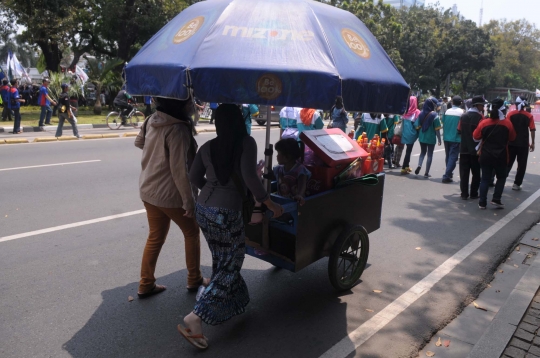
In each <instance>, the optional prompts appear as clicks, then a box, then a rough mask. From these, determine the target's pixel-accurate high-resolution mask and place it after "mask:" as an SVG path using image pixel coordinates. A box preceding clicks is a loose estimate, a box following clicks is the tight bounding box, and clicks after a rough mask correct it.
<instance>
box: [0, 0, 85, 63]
mask: <svg viewBox="0 0 540 358" xmlns="http://www.w3.org/2000/svg"><path fill="white" fill-rule="evenodd" d="M84 3H86V2H85V1H84V0H47V1H42V0H26V1H19V0H3V1H2V2H1V3H0V12H2V13H4V14H7V15H8V17H9V18H11V19H14V20H16V23H17V24H18V25H22V26H24V27H25V28H26V30H25V31H23V33H22V35H21V39H22V40H24V41H25V42H28V43H29V44H36V45H37V46H39V48H40V49H41V52H42V54H43V57H44V59H45V63H46V68H47V69H48V70H50V71H52V72H57V71H58V66H59V64H60V60H61V59H62V49H63V48H64V47H66V46H68V44H69V42H68V39H67V37H66V29H69V28H72V27H74V26H75V25H74V20H75V14H77V12H78V11H80V10H81V9H83V8H84V6H83V5H84Z"/></svg>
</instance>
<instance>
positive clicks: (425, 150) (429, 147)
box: [418, 142, 435, 174]
mask: <svg viewBox="0 0 540 358" xmlns="http://www.w3.org/2000/svg"><path fill="white" fill-rule="evenodd" d="M434 149H435V144H426V143H422V142H420V158H419V159H418V166H419V167H421V166H422V164H424V158H425V157H426V154H427V163H426V174H429V169H431V162H432V161H433V150H434Z"/></svg>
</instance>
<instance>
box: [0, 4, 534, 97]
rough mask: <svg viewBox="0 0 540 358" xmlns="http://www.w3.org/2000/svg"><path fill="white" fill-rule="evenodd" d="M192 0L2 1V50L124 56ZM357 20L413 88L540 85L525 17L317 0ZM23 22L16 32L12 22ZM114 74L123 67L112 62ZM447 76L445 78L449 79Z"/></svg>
mask: <svg viewBox="0 0 540 358" xmlns="http://www.w3.org/2000/svg"><path fill="white" fill-rule="evenodd" d="M197 1H198V0H46V1H43V0H25V1H20V0H2V1H1V2H0V56H4V55H5V53H6V52H7V50H9V49H10V50H12V51H14V52H16V53H17V54H18V57H19V58H20V59H21V61H22V62H23V63H24V64H25V65H35V63H36V59H37V58H38V57H39V58H40V61H39V66H38V67H40V68H41V67H43V68H46V69H48V70H49V71H51V72H56V71H58V70H59V66H60V64H61V63H62V66H66V62H67V63H68V64H67V66H68V67H73V66H74V65H75V64H76V63H77V62H78V61H79V59H80V58H81V56H83V54H85V53H86V54H90V55H93V56H96V57H97V58H101V59H103V60H104V61H105V62H107V61H108V60H112V59H114V62H115V63H116V62H118V61H122V62H124V63H125V62H127V61H129V60H130V59H131V58H132V57H133V56H134V55H135V54H136V53H137V51H138V50H139V49H140V48H141V47H142V46H143V45H144V44H145V43H146V42H147V41H148V40H149V39H150V38H151V37H152V36H153V35H154V34H155V33H156V32H157V31H159V29H160V28H162V27H163V26H164V25H165V24H166V23H167V22H168V21H169V20H171V19H172V18H173V17H174V16H176V15H177V14H178V13H179V12H181V11H182V10H183V9H185V8H186V7H187V6H189V5H191V4H193V3H195V2H197ZM320 1H321V2H325V3H327V4H329V5H332V6H337V7H339V8H341V9H343V10H346V11H349V12H351V13H352V14H354V15H355V16H357V17H358V18H359V19H360V20H362V21H363V22H364V23H365V24H366V26H367V27H368V28H369V30H370V31H371V32H372V33H373V34H374V36H375V37H376V38H377V39H378V41H379V42H380V43H381V45H382V47H383V48H384V49H385V50H386V52H387V53H388V55H389V57H390V58H391V59H392V61H393V62H394V63H395V65H396V67H397V68H398V69H399V70H400V71H401V73H402V75H403V77H404V78H405V79H406V80H407V82H408V83H409V84H410V85H411V87H412V88H413V89H414V90H421V91H423V92H426V91H430V92H431V93H432V94H435V95H437V96H438V95H442V94H443V93H444V92H445V90H446V86H447V84H449V89H450V90H451V92H452V93H454V94H463V95H466V94H472V93H480V94H481V93H484V92H485V91H487V89H489V88H493V87H518V88H527V89H531V90H534V89H535V88H537V87H538V88H540V61H538V58H540V56H539V55H540V31H539V30H538V29H536V27H535V26H534V25H533V24H531V23H529V22H527V21H526V20H519V21H506V20H500V21H491V22H489V23H487V24H486V25H484V26H483V27H478V26H477V25H476V23H475V22H473V21H470V20H467V19H465V18H463V17H462V16H460V14H454V13H453V12H452V11H451V10H450V9H444V8H441V7H439V6H438V5H435V6H412V7H402V8H400V9H397V8H394V7H392V6H390V5H385V4H383V2H382V1H381V0H378V1H376V0H348V1H341V0H320ZM18 25H21V26H23V28H24V31H22V34H19V35H15V33H16V31H17V28H18V27H17V26H18ZM115 68H116V70H115V71H116V72H117V73H118V72H119V71H120V70H121V68H122V66H116V67H115ZM447 80H448V82H447Z"/></svg>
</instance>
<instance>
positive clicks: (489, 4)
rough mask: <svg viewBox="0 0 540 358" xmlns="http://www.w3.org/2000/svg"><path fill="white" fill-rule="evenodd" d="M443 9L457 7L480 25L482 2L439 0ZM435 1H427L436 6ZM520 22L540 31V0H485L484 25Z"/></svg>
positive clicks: (478, 0) (475, 0) (463, 14)
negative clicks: (503, 20) (494, 21)
mask: <svg viewBox="0 0 540 358" xmlns="http://www.w3.org/2000/svg"><path fill="white" fill-rule="evenodd" d="M438 1H439V3H440V5H441V6H442V7H444V8H445V9H446V8H451V7H452V6H453V5H454V4H456V5H457V8H458V11H459V12H460V13H461V15H462V16H464V17H465V18H467V19H469V20H473V21H475V22H476V23H478V20H479V18H480V8H481V4H482V0H438ZM435 2H436V1H435V0H426V4H434V3H435ZM503 18H506V19H507V20H511V21H512V20H518V19H522V18H525V19H527V20H528V21H529V22H531V23H534V24H535V25H536V27H537V28H539V29H540V0H484V16H483V22H482V23H483V24H485V23H487V22H489V21H490V20H500V19H503Z"/></svg>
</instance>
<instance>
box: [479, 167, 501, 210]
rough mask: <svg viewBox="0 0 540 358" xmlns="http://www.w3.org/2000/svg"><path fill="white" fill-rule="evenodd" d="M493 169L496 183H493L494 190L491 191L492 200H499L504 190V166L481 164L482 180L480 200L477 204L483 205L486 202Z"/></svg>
mask: <svg viewBox="0 0 540 358" xmlns="http://www.w3.org/2000/svg"><path fill="white" fill-rule="evenodd" d="M493 171H495V176H496V177H497V183H496V184H495V191H494V192H493V200H501V197H502V193H503V190H504V184H505V183H506V167H505V166H504V167H494V166H492V165H482V181H481V182H480V202H479V204H480V205H482V206H485V205H486V204H487V194H488V190H489V184H490V183H491V180H492V175H493Z"/></svg>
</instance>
